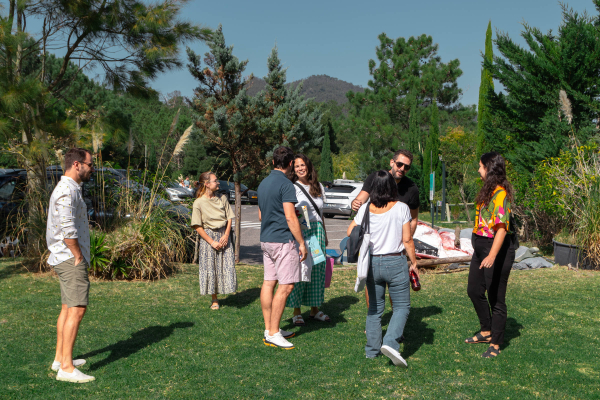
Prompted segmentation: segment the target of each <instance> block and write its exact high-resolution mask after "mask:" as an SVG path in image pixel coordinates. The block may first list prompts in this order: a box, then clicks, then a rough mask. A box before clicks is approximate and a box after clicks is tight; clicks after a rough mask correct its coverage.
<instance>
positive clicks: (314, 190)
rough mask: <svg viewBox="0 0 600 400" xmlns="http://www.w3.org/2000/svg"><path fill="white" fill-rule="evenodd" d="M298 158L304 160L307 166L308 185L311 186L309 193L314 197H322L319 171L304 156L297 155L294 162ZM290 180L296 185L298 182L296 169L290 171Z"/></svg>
mask: <svg viewBox="0 0 600 400" xmlns="http://www.w3.org/2000/svg"><path fill="white" fill-rule="evenodd" d="M298 158H300V159H302V161H304V164H306V179H308V185H309V186H310V188H309V190H308V193H310V195H311V196H312V197H321V196H322V195H323V193H321V185H319V176H318V175H317V171H316V170H315V167H314V166H313V163H312V162H311V161H310V160H309V158H308V157H306V156H305V155H304V154H296V155H295V156H294V161H296V159H298ZM288 178H290V181H292V182H294V183H295V182H297V181H298V175H296V168H295V167H294V168H292V170H291V171H290V173H289V176H288Z"/></svg>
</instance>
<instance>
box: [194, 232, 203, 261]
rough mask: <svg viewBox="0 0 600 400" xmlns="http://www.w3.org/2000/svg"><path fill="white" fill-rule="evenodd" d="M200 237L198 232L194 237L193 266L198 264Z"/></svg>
mask: <svg viewBox="0 0 600 400" xmlns="http://www.w3.org/2000/svg"><path fill="white" fill-rule="evenodd" d="M200 240H201V238H200V235H199V234H198V232H196V235H194V259H193V260H192V263H193V264H196V263H197V262H198V247H200Z"/></svg>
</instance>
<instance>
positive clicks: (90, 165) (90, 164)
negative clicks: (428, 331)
mask: <svg viewBox="0 0 600 400" xmlns="http://www.w3.org/2000/svg"><path fill="white" fill-rule="evenodd" d="M77 162H78V163H79V164H85V165H87V166H88V167H90V168H94V164H93V163H91V162H90V163H87V162H85V161H77Z"/></svg>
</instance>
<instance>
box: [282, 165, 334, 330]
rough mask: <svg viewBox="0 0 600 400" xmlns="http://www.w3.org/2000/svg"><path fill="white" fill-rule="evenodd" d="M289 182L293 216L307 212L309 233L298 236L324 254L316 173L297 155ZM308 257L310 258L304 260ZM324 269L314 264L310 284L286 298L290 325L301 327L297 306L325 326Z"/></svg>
mask: <svg viewBox="0 0 600 400" xmlns="http://www.w3.org/2000/svg"><path fill="white" fill-rule="evenodd" d="M288 178H290V180H291V181H292V182H293V183H294V187H295V189H296V198H297V199H298V202H297V203H296V213H297V214H299V215H300V216H302V215H303V211H302V206H305V207H306V209H307V211H308V216H309V224H310V229H307V230H303V231H302V234H303V236H304V238H305V239H307V240H308V238H309V237H311V236H316V237H317V239H318V241H319V245H320V247H321V250H322V251H323V253H325V249H326V246H327V233H326V231H325V220H324V218H323V213H322V210H323V205H324V204H325V188H324V187H323V185H321V184H320V183H319V179H318V176H317V171H315V168H314V167H313V164H312V162H311V161H310V160H309V159H308V157H306V156H305V155H304V154H297V155H296V157H295V160H294V169H293V170H292V172H291V174H290V176H288ZM308 257H310V255H309V256H308ZM325 266H326V262H321V263H318V264H314V265H313V267H312V271H311V276H310V282H298V283H296V285H295V286H294V289H293V290H292V293H290V295H289V297H288V298H287V302H286V304H285V305H286V307H291V308H293V309H294V316H293V317H292V322H293V324H294V325H296V326H304V325H305V322H304V319H303V318H302V311H301V309H300V306H309V307H310V315H309V317H310V318H311V319H314V320H316V321H322V322H329V321H330V318H329V316H328V315H326V314H325V313H323V311H319V307H320V306H321V304H323V301H324V300H325Z"/></svg>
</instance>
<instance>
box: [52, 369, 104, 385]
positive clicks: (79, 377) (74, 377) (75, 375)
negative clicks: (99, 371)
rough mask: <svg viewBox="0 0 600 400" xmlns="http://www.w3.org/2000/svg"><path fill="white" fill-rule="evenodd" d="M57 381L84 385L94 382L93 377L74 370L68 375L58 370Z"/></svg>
mask: <svg viewBox="0 0 600 400" xmlns="http://www.w3.org/2000/svg"><path fill="white" fill-rule="evenodd" d="M56 380H57V381H65V382H75V383H85V382H91V381H94V380H96V378H94V377H93V376H89V375H86V374H84V373H83V372H81V371H80V370H78V369H77V368H75V369H74V370H73V372H71V373H68V372H65V371H63V370H62V368H59V370H58V374H56Z"/></svg>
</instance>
